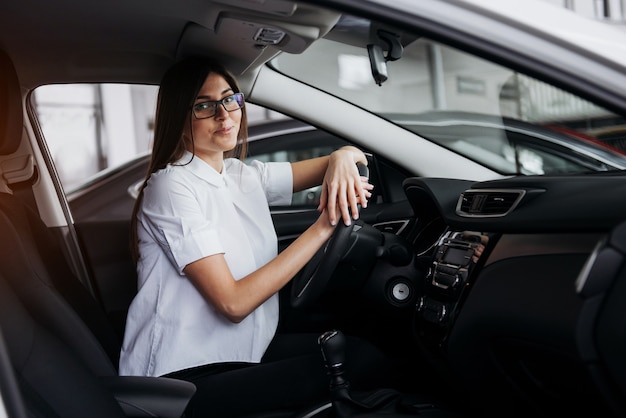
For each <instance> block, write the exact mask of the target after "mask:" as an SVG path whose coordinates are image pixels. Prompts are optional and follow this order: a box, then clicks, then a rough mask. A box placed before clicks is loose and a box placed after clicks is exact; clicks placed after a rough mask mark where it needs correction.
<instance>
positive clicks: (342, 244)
mask: <svg viewBox="0 0 626 418" xmlns="http://www.w3.org/2000/svg"><path fill="white" fill-rule="evenodd" d="M357 167H358V169H359V174H361V176H364V177H368V176H369V170H368V168H367V166H366V165H364V164H361V163H358V164H357ZM359 210H360V206H359ZM356 224H357V223H356V222H351V223H350V225H349V226H346V224H345V223H344V222H341V221H340V222H339V223H338V225H337V226H336V227H335V230H334V231H333V235H332V236H331V237H330V239H329V240H328V241H326V243H325V244H324V245H322V247H321V248H320V249H319V250H318V251H317V252H316V253H315V255H314V256H313V257H312V258H311V260H309V262H308V263H307V264H306V265H305V266H304V268H303V269H302V270H300V272H299V273H298V274H297V275H296V276H295V277H294V278H293V280H292V285H291V306H293V307H294V308H304V307H307V306H310V305H311V304H312V303H313V302H314V301H315V300H317V299H318V298H319V297H320V296H321V294H322V293H323V292H324V289H325V288H326V286H327V285H328V281H329V280H330V278H331V276H332V274H333V272H334V271H335V268H337V265H338V264H339V261H340V260H341V258H342V257H343V255H344V254H345V252H346V250H347V248H348V245H349V244H350V242H351V239H350V236H351V234H352V231H354V226H355V225H356Z"/></svg>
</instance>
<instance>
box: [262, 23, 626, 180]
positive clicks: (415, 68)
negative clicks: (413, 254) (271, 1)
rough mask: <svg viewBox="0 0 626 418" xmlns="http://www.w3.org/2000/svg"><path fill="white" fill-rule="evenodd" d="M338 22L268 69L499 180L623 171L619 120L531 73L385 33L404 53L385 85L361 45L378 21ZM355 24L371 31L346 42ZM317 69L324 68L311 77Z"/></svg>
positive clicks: (625, 160)
mask: <svg viewBox="0 0 626 418" xmlns="http://www.w3.org/2000/svg"><path fill="white" fill-rule="evenodd" d="M342 20H343V22H342V21H340V22H339V24H338V27H337V28H335V30H333V32H331V34H329V37H328V39H325V40H322V41H320V42H316V43H315V44H314V45H312V47H311V48H309V49H307V50H306V51H304V52H303V53H302V54H299V55H297V56H296V55H290V54H281V55H279V56H277V57H276V58H275V59H274V60H273V62H272V66H273V67H274V68H275V69H276V70H277V71H280V72H282V73H284V74H286V75H289V76H290V77H293V78H295V79H298V80H300V81H302V82H304V83H307V84H311V85H315V86H317V87H318V88H320V89H322V90H325V91H327V92H329V93H331V94H333V95H334V96H337V97H340V98H342V99H344V100H346V101H348V102H351V103H354V104H355V105H357V106H359V107H361V108H364V109H366V110H368V111H370V112H373V113H376V114H378V115H379V116H381V117H384V118H386V119H388V120H390V121H391V122H393V123H395V124H397V125H399V126H402V127H404V128H406V129H408V130H410V131H413V132H415V133H416V134H418V135H419V136H420V137H422V138H426V139H428V140H430V141H432V142H435V143H437V144H439V145H441V146H443V147H446V148H448V149H451V150H453V151H455V152H457V153H459V154H462V155H464V156H466V157H468V158H470V159H472V160H474V161H476V162H478V163H480V164H482V165H484V166H486V167H488V168H490V169H492V170H494V171H496V172H498V173H501V174H504V175H512V174H527V175H531V174H532V175H542V174H564V173H583V172H589V171H608V170H615V169H619V170H621V169H624V168H626V153H625V152H626V147H625V146H624V143H623V142H621V141H619V140H615V139H614V138H612V137H611V136H609V135H607V134H606V132H612V131H616V132H623V126H624V124H625V122H626V121H625V120H624V118H622V117H619V116H618V115H615V114H614V113H612V112H610V111H608V110H606V109H603V108H602V107H599V106H597V105H595V104H593V103H590V102H589V101H587V100H584V99H583V98H581V97H578V96H575V95H573V94H571V93H568V92H565V91H563V90H561V89H559V88H557V87H555V86H552V85H549V84H547V83H544V82H542V81H540V80H537V79H535V78H533V77H530V76H528V75H524V74H520V73H517V72H515V71H513V70H511V69H509V68H507V67H504V66H501V65H498V64H495V63H492V62H489V61H487V60H484V59H482V58H479V57H476V56H473V55H471V54H468V53H465V52H462V51H459V50H456V49H454V48H452V47H449V46H446V45H444V44H441V43H438V42H435V41H433V40H430V39H428V38H426V37H423V36H419V37H418V36H412V35H411V34H406V33H398V34H394V33H391V34H388V35H387V36H388V37H389V36H391V37H396V39H398V42H399V43H401V44H402V48H400V49H398V50H397V51H395V54H394V55H395V56H394V58H398V56H399V58H398V59H390V60H389V61H387V62H386V63H385V64H384V65H385V66H386V68H387V74H386V76H387V79H386V80H383V79H384V78H385V77H382V78H381V77H380V76H379V77H378V78H375V73H374V72H373V70H372V68H373V67H376V66H373V65H372V64H371V63H370V54H369V52H368V49H367V47H366V46H367V45H368V44H370V45H371V44H373V43H374V44H375V43H376V42H375V41H373V40H372V39H370V38H371V36H372V35H371V34H372V33H376V31H375V29H377V25H376V23H375V22H370V21H367V20H365V19H355V18H342ZM355 21H358V25H360V26H362V27H364V28H369V30H363V31H362V34H363V35H362V38H361V39H352V38H351V39H349V40H346V39H343V38H342V37H341V36H340V34H341V30H340V29H341V26H342V24H345V25H346V27H348V26H354V25H356V23H355ZM333 33H336V34H339V35H337V36H335V35H333ZM388 45H390V44H388ZM388 49H391V47H388ZM383 53H384V54H391V52H390V51H386V50H385V51H383ZM320 67H323V68H325V69H326V70H325V71H324V72H319V71H315V69H317V68H320ZM622 136H623V134H622Z"/></svg>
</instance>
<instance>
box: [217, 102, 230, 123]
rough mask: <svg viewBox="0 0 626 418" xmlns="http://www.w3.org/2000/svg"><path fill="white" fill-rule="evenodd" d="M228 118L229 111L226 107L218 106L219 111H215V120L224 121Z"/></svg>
mask: <svg viewBox="0 0 626 418" xmlns="http://www.w3.org/2000/svg"><path fill="white" fill-rule="evenodd" d="M227 116H228V111H227V110H226V108H225V107H224V105H223V104H221V103H220V104H218V105H217V109H215V119H224V118H226V117H227Z"/></svg>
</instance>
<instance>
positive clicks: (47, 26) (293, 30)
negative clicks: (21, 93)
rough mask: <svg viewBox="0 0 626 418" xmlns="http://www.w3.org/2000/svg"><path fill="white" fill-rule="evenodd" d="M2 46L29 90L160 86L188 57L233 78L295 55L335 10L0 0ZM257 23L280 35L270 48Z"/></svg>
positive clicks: (274, 1) (272, 2)
mask: <svg viewBox="0 0 626 418" xmlns="http://www.w3.org/2000/svg"><path fill="white" fill-rule="evenodd" d="M3 3H4V4H3V5H2V9H3V10H2V13H1V14H0V48H2V49H4V50H5V51H6V52H7V53H8V54H9V55H10V56H11V57H12V59H13V61H14V63H15V66H16V68H17V71H18V74H19V75H20V81H21V83H22V84H23V85H24V86H25V87H27V88H33V87H36V86H38V85H41V84H47V83H57V82H95V81H98V82H102V81H109V82H131V83H158V82H159V81H160V78H161V75H162V74H163V72H164V71H165V69H167V68H168V67H169V66H170V65H171V64H172V63H173V62H174V61H175V60H177V59H179V58H181V57H184V56H186V55H194V54H204V55H210V56H214V57H217V58H218V59H220V60H221V61H222V62H223V63H225V64H226V65H227V66H228V67H229V68H230V69H231V71H233V72H234V73H235V74H236V75H237V76H241V75H243V74H249V73H251V72H254V71H253V70H254V68H255V67H256V66H258V65H261V64H262V63H263V62H266V61H267V60H268V59H271V58H272V57H273V56H275V55H276V53H278V52H279V51H280V50H284V51H286V52H291V53H298V52H301V51H302V50H304V49H305V48H306V47H307V46H308V45H310V44H311V42H312V41H313V40H315V39H317V38H318V37H321V36H323V35H325V34H326V33H327V32H328V31H329V30H330V29H331V28H332V27H333V25H334V24H335V23H336V22H337V21H338V19H339V15H338V14H336V13H334V12H329V11H324V10H321V9H318V8H316V7H314V6H311V5H308V4H296V3H292V2H287V1H284V0H264V1H250V0H177V1H163V0H157V1H155V0H111V1H105V2H98V1H93V0H82V1H72V0H57V1H54V2H51V1H47V0H24V1H19V2H18V1H4V2H3ZM260 28H269V29H281V30H283V31H284V32H285V33H286V36H285V37H284V39H283V40H282V41H281V42H280V43H279V44H278V45H276V46H272V45H269V46H265V47H263V46H260V45H259V42H257V41H255V40H254V39H253V36H254V34H255V33H256V32H257V31H258V30H259V29H260Z"/></svg>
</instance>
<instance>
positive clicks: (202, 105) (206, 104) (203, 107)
mask: <svg viewBox="0 0 626 418" xmlns="http://www.w3.org/2000/svg"><path fill="white" fill-rule="evenodd" d="M208 108H209V102H203V103H198V104H197V105H196V110H207V109H208Z"/></svg>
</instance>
